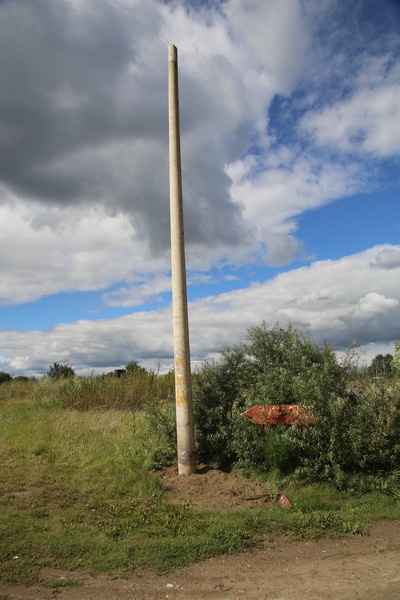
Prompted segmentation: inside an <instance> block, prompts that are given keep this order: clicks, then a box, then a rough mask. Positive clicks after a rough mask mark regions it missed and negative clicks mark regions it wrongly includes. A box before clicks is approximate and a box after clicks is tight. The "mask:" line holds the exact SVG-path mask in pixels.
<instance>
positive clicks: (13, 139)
mask: <svg viewBox="0 0 400 600" xmlns="http://www.w3.org/2000/svg"><path fill="white" fill-rule="evenodd" d="M399 27H400V3H399V2H395V1H392V0H382V1H381V2H380V3H379V9H377V3H376V2H375V1H374V0H341V1H338V0H279V1H278V0H271V1H268V2H265V1H264V0H226V1H225V2H218V1H217V0H215V1H214V2H211V1H209V2H201V1H198V0H196V1H192V2H191V1H186V2H183V1H180V0H172V1H169V2H162V1H161V0H58V1H57V2H56V3H55V2H53V1H52V0H35V2H31V0H18V1H16V0H9V1H8V2H0V86H1V89H2V94H1V99H0V213H1V214H0V228H1V234H0V244H1V248H0V260H1V271H0V272H1V286H0V294H1V295H0V370H3V371H6V372H8V373H12V374H13V375H18V374H28V375H41V374H43V373H46V371H47V370H48V366H49V364H51V363H53V362H55V361H57V362H68V363H69V364H72V365H73V366H74V368H75V369H76V371H77V373H79V374H89V373H91V372H95V373H100V372H103V371H109V370H112V369H114V368H119V367H121V366H123V365H124V364H126V363H127V362H129V361H130V360H137V361H138V362H139V363H140V364H142V365H144V366H145V367H147V368H154V369H157V368H158V366H160V367H161V369H163V370H165V369H168V368H171V367H172V366H173V341H172V317H171V281H170V253H169V198H168V190H169V183H168V118H167V117H168V115H167V110H168V108H167V58H168V45H169V44H171V43H173V44H175V45H176V46H177V48H178V59H179V86H180V110H181V143H182V173H183V196H184V216H185V242H186V263H187V269H188V298H189V319H190V339H191V356H192V362H193V364H194V365H199V364H201V362H202V361H204V360H208V359H212V358H214V357H217V356H218V353H219V351H220V350H221V348H222V347H224V346H226V345H232V344H234V343H237V342H240V341H243V340H244V339H245V336H246V331H247V329H248V328H249V327H253V326H257V325H260V324H261V323H262V322H263V321H265V322H266V323H267V324H269V325H271V326H273V325H274V324H275V323H276V322H279V323H280V324H281V325H282V326H285V325H287V323H289V322H291V323H293V325H294V326H295V327H299V328H302V329H307V330H308V331H309V332H310V333H311V334H312V336H314V337H315V339H316V340H321V339H325V340H327V341H329V342H331V343H332V344H334V347H335V349H336V350H337V351H338V355H339V356H340V354H341V352H343V350H344V349H345V348H346V347H347V346H349V345H350V344H351V343H352V342H353V341H356V343H357V344H358V345H359V348H360V352H361V353H362V356H363V360H364V361H365V362H367V363H368V362H370V361H371V360H372V358H373V357H374V356H375V355H376V354H378V353H386V352H393V346H394V342H396V341H398V340H400V244H399V239H400V207H399V190H400V168H399V159H400V38H399V35H398V32H399Z"/></svg>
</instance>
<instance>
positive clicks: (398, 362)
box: [392, 342, 400, 375]
mask: <svg viewBox="0 0 400 600" xmlns="http://www.w3.org/2000/svg"><path fill="white" fill-rule="evenodd" d="M392 369H393V371H394V372H395V373H396V375H399V374H400V343H399V342H396V343H395V345H394V357H393V360H392Z"/></svg>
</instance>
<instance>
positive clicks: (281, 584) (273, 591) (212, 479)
mask: <svg viewBox="0 0 400 600" xmlns="http://www.w3.org/2000/svg"><path fill="white" fill-rule="evenodd" d="M157 476H159V477H160V478H161V480H162V481H163V484H164V485H165V487H166V488H167V489H168V490H169V492H168V493H169V497H170V500H171V502H174V503H181V504H188V505H189V506H192V507H193V508H195V509H196V508H197V509H200V508H212V509H218V508H220V509H222V508H223V509H228V508H232V509H238V508H241V509H242V508H248V509H251V508H254V507H256V506H262V505H266V503H268V502H271V499H270V498H268V496H267V497H265V498H260V499H258V500H247V498H249V497H254V496H257V495H261V494H268V493H269V492H268V490H266V489H265V487H264V486H263V485H261V484H257V483H254V482H252V481H249V480H247V479H246V478H244V477H243V478H242V477H238V476H237V475H234V474H226V473H223V472H221V471H219V470H218V469H213V468H211V467H207V466H205V465H203V466H200V467H199V469H198V473H196V474H195V475H190V476H189V477H179V476H178V474H177V470H176V468H175V467H174V468H169V469H164V470H163V471H161V472H159V473H158V475H157ZM42 574H43V579H44V580H45V579H49V578H51V579H55V580H56V579H59V580H60V587H56V588H55V589H49V588H46V587H41V586H35V587H26V586H10V585H1V584H0V600H50V599H54V598H57V599H60V600H106V599H107V600H113V599H118V600H158V599H164V598H167V599H169V600H189V599H190V600H314V599H318V600H320V599H322V600H354V599H356V600H400V522H398V521H391V522H389V521H383V522H380V523H375V524H374V525H372V526H371V528H370V532H369V535H367V536H354V535H348V536H345V537H344V538H343V539H341V540H326V539H321V540H316V541H307V542H291V543H289V542H287V541H286V540H285V539H284V538H283V537H282V536H280V537H277V538H276V539H275V540H273V541H272V542H271V545H270V547H269V548H267V549H263V550H257V551H254V552H251V553H247V554H239V555H235V556H221V557H216V558H212V559H208V560H206V561H203V562H202V563H199V564H196V565H192V566H189V567H186V568H183V569H179V570H178V571H176V572H175V573H173V574H171V575H162V576H158V575H155V574H154V573H150V572H145V573H141V574H140V575H138V576H137V577H134V578H130V579H118V578H113V577H111V576H106V575H101V574H100V575H96V576H93V575H91V574H89V573H87V572H85V571H74V572H73V573H69V572H62V571H58V570H54V569H51V570H50V569H45V570H43V573H42ZM66 578H67V579H75V580H76V579H78V580H80V581H81V583H82V586H81V587H61V586H62V585H63V583H65V579H66Z"/></svg>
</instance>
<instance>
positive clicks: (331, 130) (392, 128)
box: [300, 61, 400, 157]
mask: <svg viewBox="0 0 400 600" xmlns="http://www.w3.org/2000/svg"><path fill="white" fill-rule="evenodd" d="M368 65H369V61H367V63H366V67H367V66H368ZM379 66H380V67H381V72H380V77H379V75H378V72H377V70H375V71H373V73H372V75H371V80H372V82H373V85H372V84H371V82H370V84H369V85H368V86H366V85H365V84H364V85H362V84H363V83H364V77H361V76H360V77H359V78H358V83H359V85H360V87H357V88H356V89H355V90H354V91H353V93H352V94H351V96H350V98H348V99H345V100H343V101H338V102H336V103H334V104H333V105H331V106H326V107H325V108H323V109H322V110H318V111H309V112H308V114H306V116H305V117H304V118H303V119H302V120H301V124H300V127H301V129H302V130H303V131H305V132H307V133H308V134H310V135H311V136H312V137H313V138H314V139H315V141H316V143H317V144H319V145H321V146H330V147H332V148H334V149H335V151H337V150H338V149H339V150H341V151H343V152H361V153H370V154H372V155H376V156H378V157H387V156H393V155H398V154H399V153H400V103H399V98H400V69H399V67H398V65H396V66H394V67H388V65H387V64H386V61H385V62H383V61H382V62H379ZM388 68H390V71H389V73H387V69H388ZM367 74H368V77H369V72H368V71H367V69H365V75H366V76H367ZM378 77H379V79H378ZM377 80H378V81H377Z"/></svg>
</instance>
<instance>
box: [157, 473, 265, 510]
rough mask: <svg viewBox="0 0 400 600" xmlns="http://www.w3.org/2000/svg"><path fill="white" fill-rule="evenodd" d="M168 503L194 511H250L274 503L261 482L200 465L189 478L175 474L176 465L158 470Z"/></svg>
mask: <svg viewBox="0 0 400 600" xmlns="http://www.w3.org/2000/svg"><path fill="white" fill-rule="evenodd" d="M156 476H157V477H159V478H160V480H161V482H162V484H163V486H164V487H165V488H166V490H167V491H168V498H169V501H170V502H171V504H186V505H188V506H190V508H193V509H194V510H199V509H200V510H203V509H210V510H211V509H212V510H229V509H236V510H238V509H240V510H243V509H251V508H258V507H260V506H265V505H266V504H267V503H269V502H271V501H275V500H276V493H275V494H273V493H271V492H270V490H268V489H267V488H266V486H265V485H263V484H262V483H258V482H256V481H251V480H250V479H248V478H247V477H242V476H240V475H237V474H235V473H224V472H223V471H220V470H219V469H216V468H214V467H211V466H210V465H199V466H198V468H197V472H196V473H194V474H193V475H189V476H188V477H182V476H181V475H178V469H177V467H176V466H173V467H168V468H165V469H161V470H160V471H157V473H156Z"/></svg>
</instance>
